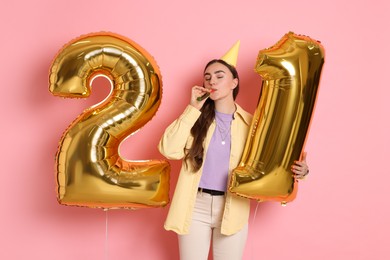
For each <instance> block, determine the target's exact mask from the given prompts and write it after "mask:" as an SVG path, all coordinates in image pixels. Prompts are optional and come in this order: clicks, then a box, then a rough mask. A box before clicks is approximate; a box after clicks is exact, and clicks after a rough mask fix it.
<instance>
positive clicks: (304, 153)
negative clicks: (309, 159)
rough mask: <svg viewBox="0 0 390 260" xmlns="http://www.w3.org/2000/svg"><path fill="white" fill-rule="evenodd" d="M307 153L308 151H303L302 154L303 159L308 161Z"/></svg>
mask: <svg viewBox="0 0 390 260" xmlns="http://www.w3.org/2000/svg"><path fill="white" fill-rule="evenodd" d="M306 155H307V152H303V154H302V161H304V162H306Z"/></svg>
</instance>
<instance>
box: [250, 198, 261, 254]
mask: <svg viewBox="0 0 390 260" xmlns="http://www.w3.org/2000/svg"><path fill="white" fill-rule="evenodd" d="M259 204H260V202H257V204H256V209H255V213H254V214H253V218H252V223H251V226H253V223H254V222H255V219H256V215H257V208H258V207H259ZM252 229H253V227H252ZM250 250H251V259H252V260H253V259H255V258H254V256H253V239H252V240H251V245H250Z"/></svg>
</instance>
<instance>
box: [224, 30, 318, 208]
mask: <svg viewBox="0 0 390 260" xmlns="http://www.w3.org/2000/svg"><path fill="white" fill-rule="evenodd" d="M323 63H324V49H323V47H322V45H321V44H320V43H319V42H318V41H315V40H313V39H311V38H309V37H307V36H302V35H296V34H294V33H292V32H289V33H287V34H285V35H284V36H283V37H282V38H281V39H280V40H279V41H278V42H277V43H276V44H275V45H274V46H272V47H270V48H267V49H265V50H261V51H260V52H259V55H258V58H257V63H256V68H255V71H256V72H257V73H258V74H259V75H260V76H261V77H262V80H263V81H262V89H261V94H260V99H259V103H258V105H257V108H256V110H255V113H254V117H253V121H252V125H251V129H250V131H251V132H250V134H249V136H248V139H247V142H246V146H245V148H244V152H243V156H242V158H241V162H240V164H239V166H238V167H237V168H236V169H234V170H233V174H232V178H231V180H230V183H229V190H230V191H231V192H233V193H235V194H237V195H240V196H243V197H246V198H251V199H255V200H258V201H277V202H280V203H282V204H285V203H287V202H290V201H292V200H293V199H294V198H295V197H296V193H297V181H296V180H295V178H294V176H293V173H292V171H291V165H292V164H293V163H294V161H295V160H299V159H300V157H301V154H302V151H303V148H304V144H305V141H306V137H307V134H308V129H309V126H310V121H311V118H312V113H313V110H314V105H315V101H316V97H317V90H318V85H319V81H320V74H321V70H322V66H323Z"/></svg>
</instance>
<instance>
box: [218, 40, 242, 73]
mask: <svg viewBox="0 0 390 260" xmlns="http://www.w3.org/2000/svg"><path fill="white" fill-rule="evenodd" d="M239 48H240V40H238V41H237V42H236V43H235V44H234V45H233V46H232V47H231V48H230V50H229V51H228V52H227V53H225V55H223V56H222V57H221V60H224V61H226V62H227V63H228V64H230V65H232V66H233V67H236V66H237V57H238V49H239Z"/></svg>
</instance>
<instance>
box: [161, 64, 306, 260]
mask: <svg viewBox="0 0 390 260" xmlns="http://www.w3.org/2000/svg"><path fill="white" fill-rule="evenodd" d="M238 91H239V78H238V74H237V71H236V69H235V67H234V66H232V65H230V64H229V63H227V62H225V61H224V60H222V59H219V60H212V61H210V62H209V63H208V64H207V65H206V68H205V70H204V86H194V87H193V88H192V93H191V100H190V104H189V105H188V106H187V107H186V109H185V111H184V112H183V113H182V115H181V116H180V117H179V118H178V119H176V120H175V121H174V122H173V123H172V124H171V125H170V126H169V127H168V128H167V129H166V130H165V133H164V135H163V137H162V138H161V141H160V143H159V150H160V152H161V153H162V154H163V155H164V156H165V157H167V158H168V159H173V160H183V164H182V168H181V171H180V174H179V179H178V182H177V185H176V189H175V193H174V196H173V199H172V202H171V206H170V209H169V213H168V216H167V219H166V222H165V229H167V230H172V231H174V232H176V233H177V234H178V239H179V250H180V259H181V260H206V259H208V255H209V250H210V245H211V244H212V245H213V248H212V252H213V259H214V260H222V259H223V260H229V259H232V260H239V259H242V255H243V252H244V248H245V242H246V238H247V231H248V218H249V212H250V201H249V199H246V198H242V197H238V196H235V195H233V194H231V193H229V192H227V185H228V178H229V174H230V173H231V172H232V170H233V169H234V168H235V167H236V166H237V165H238V164H239V162H240V158H241V155H242V153H243V150H244V146H245V142H246V139H247V135H248V131H249V128H250V124H251V119H252V116H251V115H250V114H249V113H247V112H246V111H244V110H243V109H242V108H241V107H240V106H239V105H238V104H236V103H235V98H236V96H237V94H238ZM204 95H206V96H208V97H207V98H205V99H203V100H200V99H201V97H204ZM292 169H293V172H294V173H295V174H296V178H302V177H303V176H305V175H306V174H307V172H308V167H307V165H306V162H305V161H304V160H303V161H300V162H297V163H296V164H295V165H293V166H292ZM211 242H212V243H211Z"/></svg>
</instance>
